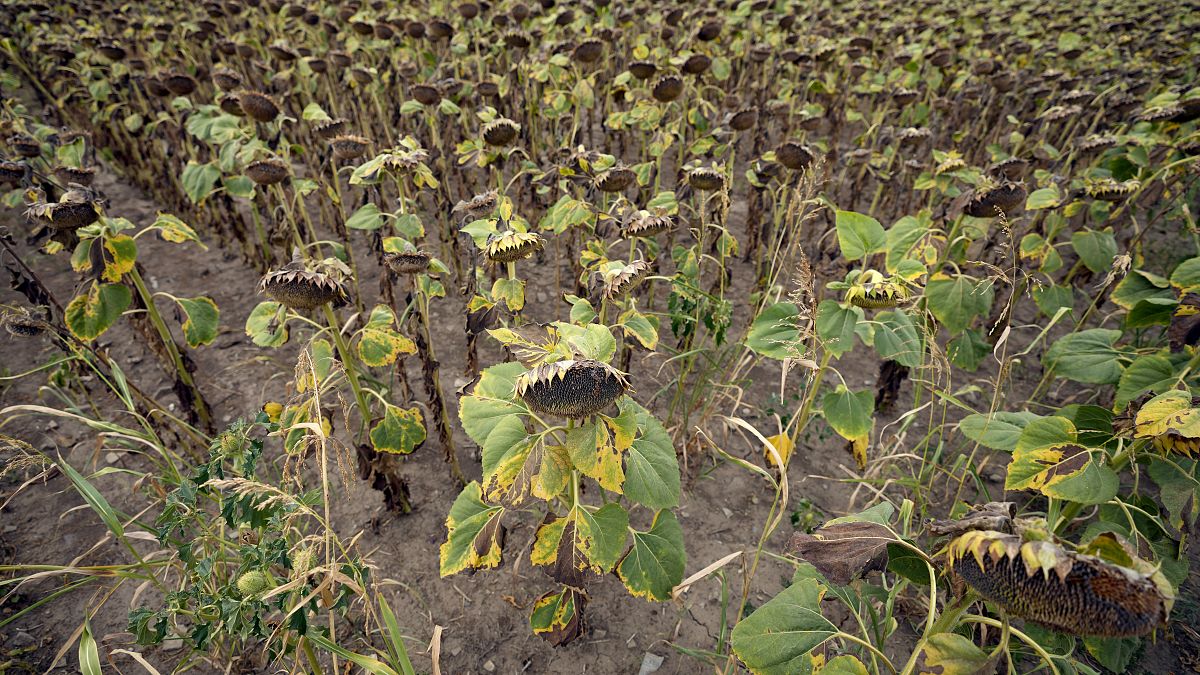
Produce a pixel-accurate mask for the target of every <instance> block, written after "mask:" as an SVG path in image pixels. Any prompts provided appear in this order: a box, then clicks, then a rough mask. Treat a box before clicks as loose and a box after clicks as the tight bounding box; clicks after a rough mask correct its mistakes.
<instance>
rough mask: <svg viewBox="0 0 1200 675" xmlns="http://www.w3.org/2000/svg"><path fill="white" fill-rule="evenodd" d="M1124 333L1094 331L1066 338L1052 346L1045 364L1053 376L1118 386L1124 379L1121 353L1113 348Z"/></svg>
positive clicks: (1047, 353)
mask: <svg viewBox="0 0 1200 675" xmlns="http://www.w3.org/2000/svg"><path fill="white" fill-rule="evenodd" d="M1119 337H1121V331H1119V330H1110V329H1106V328H1091V329H1088V330H1083V331H1080V332H1078V333H1072V334H1070V335H1066V336H1064V337H1062V338H1061V339H1059V340H1058V341H1056V342H1055V343H1054V344H1052V345H1050V349H1048V350H1046V354H1045V356H1044V357H1043V358H1042V363H1043V365H1045V366H1046V367H1047V368H1052V369H1054V374H1055V375H1057V376H1059V377H1065V378H1067V379H1069V380H1074V381H1076V382H1083V383H1086V384H1116V383H1117V382H1118V381H1119V380H1120V379H1121V363H1120V361H1119V360H1118V359H1119V357H1120V356H1121V352H1119V351H1117V349H1116V348H1115V347H1114V346H1113V345H1114V343H1116V341H1117V339H1118V338H1119Z"/></svg>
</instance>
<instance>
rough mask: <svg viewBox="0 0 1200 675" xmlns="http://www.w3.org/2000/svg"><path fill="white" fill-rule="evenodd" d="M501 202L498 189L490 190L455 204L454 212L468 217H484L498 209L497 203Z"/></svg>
mask: <svg viewBox="0 0 1200 675" xmlns="http://www.w3.org/2000/svg"><path fill="white" fill-rule="evenodd" d="M499 203H500V193H499V192H497V191H496V190H488V191H487V192H481V193H479V194H477V195H475V196H474V197H471V198H470V199H468V200H466V201H460V202H459V203H457V204H455V205H454V213H457V214H465V215H466V217H467V218H482V217H483V216H486V215H488V214H489V213H491V212H492V211H494V210H496V205H497V204H499Z"/></svg>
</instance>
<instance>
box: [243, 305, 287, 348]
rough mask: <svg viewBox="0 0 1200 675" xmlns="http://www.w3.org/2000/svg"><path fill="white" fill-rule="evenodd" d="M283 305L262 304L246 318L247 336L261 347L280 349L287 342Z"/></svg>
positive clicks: (256, 306)
mask: <svg viewBox="0 0 1200 675" xmlns="http://www.w3.org/2000/svg"><path fill="white" fill-rule="evenodd" d="M282 315H283V305H281V304H279V303H278V302H274V301H270V300H269V301H266V302H260V303H258V304H257V305H255V307H254V309H253V310H251V311H250V316H248V317H246V335H248V336H250V339H251V340H252V341H253V342H254V344H256V345H258V346H259V347H278V346H280V345H282V344H283V343H285V342H287V339H288V332H287V323H285V322H284V321H283V320H282Z"/></svg>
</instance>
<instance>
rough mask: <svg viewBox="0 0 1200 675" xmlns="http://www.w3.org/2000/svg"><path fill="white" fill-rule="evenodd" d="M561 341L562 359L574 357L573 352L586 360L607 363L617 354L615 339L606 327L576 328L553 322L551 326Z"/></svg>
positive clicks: (588, 326) (588, 325)
mask: <svg viewBox="0 0 1200 675" xmlns="http://www.w3.org/2000/svg"><path fill="white" fill-rule="evenodd" d="M551 325H552V326H553V327H554V329H555V330H557V331H558V334H559V336H560V337H561V339H562V344H561V345H560V347H561V348H563V349H565V351H562V352H561V353H562V354H563V356H564V357H574V355H573V354H572V353H571V351H572V350H573V351H574V352H577V353H578V354H579V355H581V356H583V358H586V359H595V360H597V361H604V362H605V363H608V362H609V361H611V360H612V358H613V356H615V355H616V353H617V339H616V338H614V337H613V335H612V331H610V330H609V328H608V326H602V325H600V324H596V323H590V324H587V325H585V326H576V325H574V324H570V323H563V322H561V321H555V322H554V323H552V324H551Z"/></svg>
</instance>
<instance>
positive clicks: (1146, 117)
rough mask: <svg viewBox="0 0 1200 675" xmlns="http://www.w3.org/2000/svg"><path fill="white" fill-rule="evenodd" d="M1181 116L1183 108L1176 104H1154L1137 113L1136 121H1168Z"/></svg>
mask: <svg viewBox="0 0 1200 675" xmlns="http://www.w3.org/2000/svg"><path fill="white" fill-rule="evenodd" d="M1182 116H1183V108H1181V107H1179V106H1178V105H1175V104H1171V105H1156V106H1153V107H1150V108H1146V109H1145V110H1143V111H1141V112H1140V113H1138V114H1137V117H1136V119H1137V121H1138V122H1170V121H1172V120H1174V119H1176V118H1178V117H1182Z"/></svg>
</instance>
